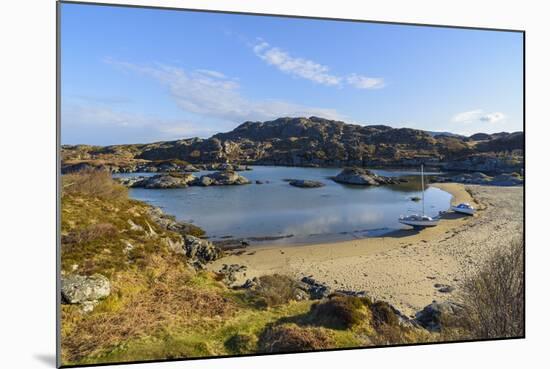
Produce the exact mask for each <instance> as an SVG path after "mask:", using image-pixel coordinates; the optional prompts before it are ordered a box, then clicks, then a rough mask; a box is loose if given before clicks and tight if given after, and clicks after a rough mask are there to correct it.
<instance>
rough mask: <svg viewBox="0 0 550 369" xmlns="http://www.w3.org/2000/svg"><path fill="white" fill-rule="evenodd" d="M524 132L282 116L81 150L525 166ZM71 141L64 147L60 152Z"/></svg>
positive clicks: (193, 157) (144, 155)
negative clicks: (195, 134)
mask: <svg viewBox="0 0 550 369" xmlns="http://www.w3.org/2000/svg"><path fill="white" fill-rule="evenodd" d="M523 149H524V147H523V132H514V133H507V132H502V133H496V134H484V133H476V134H474V135H472V136H470V137H466V136H462V135H458V134H454V133H450V132H433V131H423V130H419V129H413V128H392V127H389V126H386V125H367V126H361V125H357V124H348V123H345V122H342V121H336V120H329V119H324V118H319V117H314V116H313V117H309V118H304V117H295V118H293V117H284V118H278V119H275V120H271V121H266V122H250V121H248V122H244V123H242V124H240V125H239V126H237V127H236V128H235V129H233V130H231V131H229V132H225V133H218V134H215V135H214V136H212V137H210V138H208V139H201V138H187V139H181V140H176V141H165V142H157V143H151V144H140V145H113V146H106V147H96V148H89V149H87V152H88V155H91V156H92V157H93V156H94V155H96V156H97V155H102V154H103V155H104V154H106V153H112V154H115V153H117V154H116V155H123V154H124V155H126V156H128V157H133V158H135V159H144V160H174V159H179V160H184V161H186V162H189V163H214V162H218V163H220V162H231V163H246V164H263V165H289V166H323V167H332V166H338V167H341V166H361V167H373V166H400V167H408V166H418V165H419V164H420V163H427V164H432V165H440V166H442V167H453V165H455V164H456V163H460V162H464V163H465V164H464V165H463V166H466V167H468V168H474V170H475V169H479V170H485V171H503V170H508V169H510V170H516V169H517V170H519V169H521V168H522V167H523ZM71 150H73V151H74V150H75V149H74V148H73V149H71V147H67V146H65V152H66V154H67V155H68V156H67V157H70V155H69V152H70V151H71Z"/></svg>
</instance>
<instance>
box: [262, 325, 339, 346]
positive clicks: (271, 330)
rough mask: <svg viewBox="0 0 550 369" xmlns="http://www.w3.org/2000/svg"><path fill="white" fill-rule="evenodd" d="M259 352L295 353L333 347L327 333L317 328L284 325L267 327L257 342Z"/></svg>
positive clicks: (332, 341)
mask: <svg viewBox="0 0 550 369" xmlns="http://www.w3.org/2000/svg"><path fill="white" fill-rule="evenodd" d="M258 347H259V350H260V352H296V351H312V350H323V349H328V348H331V347H334V340H333V338H332V336H331V334H330V332H329V331H327V330H326V329H323V328H317V327H314V328H313V327H307V328H304V327H299V326H297V325H296V324H285V325H276V326H269V327H267V328H266V329H265V330H264V331H263V332H262V334H261V335H260V339H259V341H258Z"/></svg>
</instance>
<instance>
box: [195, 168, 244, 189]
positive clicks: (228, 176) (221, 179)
mask: <svg viewBox="0 0 550 369" xmlns="http://www.w3.org/2000/svg"><path fill="white" fill-rule="evenodd" d="M206 178H208V179H206ZM205 180H206V181H208V182H210V185H216V186H226V185H243V184H249V183H250V181H249V180H248V179H247V178H245V177H243V176H240V175H239V174H237V173H236V172H234V171H224V172H214V173H211V174H205V175H204V176H202V177H201V178H200V185H203V186H204V185H205V184H204V181H205Z"/></svg>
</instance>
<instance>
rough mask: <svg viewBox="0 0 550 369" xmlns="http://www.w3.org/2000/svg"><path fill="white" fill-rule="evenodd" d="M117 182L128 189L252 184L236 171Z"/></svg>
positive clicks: (142, 177)
mask: <svg viewBox="0 0 550 369" xmlns="http://www.w3.org/2000/svg"><path fill="white" fill-rule="evenodd" d="M117 181H118V182H119V183H120V184H122V185H124V186H126V187H132V188H137V187H142V188H149V189H152V188H155V189H161V188H185V187H189V186H203V187H207V186H232V185H244V184H250V183H251V182H250V181H249V180H248V179H247V178H245V177H243V176H241V175H239V174H237V172H235V171H223V172H214V173H210V174H205V175H202V176H200V177H196V176H195V175H193V174H192V173H163V174H157V175H154V176H152V177H146V176H136V177H122V178H117Z"/></svg>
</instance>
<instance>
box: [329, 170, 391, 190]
mask: <svg viewBox="0 0 550 369" xmlns="http://www.w3.org/2000/svg"><path fill="white" fill-rule="evenodd" d="M332 179H333V180H334V181H335V182H338V183H345V184H352V185H361V186H379V185H385V184H397V183H400V181H399V179H395V178H391V177H384V176H379V175H377V174H375V173H373V172H371V171H370V170H368V169H364V168H346V169H344V170H343V171H341V172H340V173H339V174H338V175H337V176H335V177H333V178H332Z"/></svg>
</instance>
